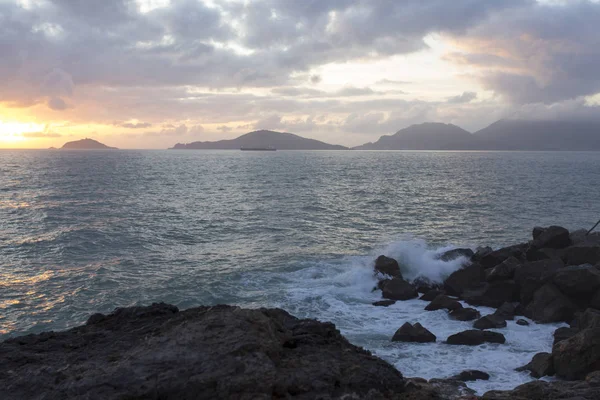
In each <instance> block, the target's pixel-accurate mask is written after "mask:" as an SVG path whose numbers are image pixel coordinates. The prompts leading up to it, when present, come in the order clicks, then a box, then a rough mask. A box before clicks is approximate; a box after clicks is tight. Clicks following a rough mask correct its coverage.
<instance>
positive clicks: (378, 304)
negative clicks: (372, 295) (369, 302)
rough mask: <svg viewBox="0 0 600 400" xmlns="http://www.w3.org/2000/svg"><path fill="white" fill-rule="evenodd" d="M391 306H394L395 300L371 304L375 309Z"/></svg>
mask: <svg viewBox="0 0 600 400" xmlns="http://www.w3.org/2000/svg"><path fill="white" fill-rule="evenodd" d="M392 304H396V300H381V301H376V302H375V303H373V305H374V306H376V307H389V306H391V305H392Z"/></svg>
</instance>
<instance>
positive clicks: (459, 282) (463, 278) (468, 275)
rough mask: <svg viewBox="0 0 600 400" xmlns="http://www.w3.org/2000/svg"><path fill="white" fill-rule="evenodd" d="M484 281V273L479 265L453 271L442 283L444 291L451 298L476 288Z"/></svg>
mask: <svg viewBox="0 0 600 400" xmlns="http://www.w3.org/2000/svg"><path fill="white" fill-rule="evenodd" d="M484 279H485V271H484V269H483V268H482V267H481V265H479V264H473V265H469V266H467V267H464V268H461V269H459V270H457V271H454V272H453V273H452V274H450V276H449V277H448V278H447V279H446V280H445V281H444V289H445V290H446V292H447V293H448V294H449V295H451V296H460V295H461V294H462V293H463V292H464V291H465V290H468V289H473V288H476V287H478V286H479V285H480V283H481V281H483V280H484Z"/></svg>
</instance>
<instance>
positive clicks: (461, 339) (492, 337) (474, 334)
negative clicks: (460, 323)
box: [446, 329, 506, 346]
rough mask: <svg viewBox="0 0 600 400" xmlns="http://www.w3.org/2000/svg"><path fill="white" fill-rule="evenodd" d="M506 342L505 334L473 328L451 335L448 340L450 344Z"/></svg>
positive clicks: (468, 344) (470, 344)
mask: <svg viewBox="0 0 600 400" xmlns="http://www.w3.org/2000/svg"><path fill="white" fill-rule="evenodd" d="M486 342H488V343H505V342H506V338H505V337H504V335H503V334H501V333H497V332H490V331H481V330H477V329H471V330H468V331H463V332H459V333H456V334H454V335H451V336H449V337H448V339H447V340H446V343H448V344H455V345H467V346H477V345H480V344H483V343H486Z"/></svg>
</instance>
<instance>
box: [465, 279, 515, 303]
mask: <svg viewBox="0 0 600 400" xmlns="http://www.w3.org/2000/svg"><path fill="white" fill-rule="evenodd" d="M461 298H462V299H463V300H465V301H466V302H467V303H469V304H472V305H475V306H486V307H494V308H496V307H500V306H501V305H502V304H504V303H507V302H512V301H515V300H518V298H519V288H518V286H517V284H516V283H515V281H497V282H492V283H485V284H483V286H481V287H480V288H478V289H470V290H466V291H465V292H463V294H462V296H461Z"/></svg>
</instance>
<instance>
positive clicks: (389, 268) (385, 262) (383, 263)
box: [375, 255, 402, 278]
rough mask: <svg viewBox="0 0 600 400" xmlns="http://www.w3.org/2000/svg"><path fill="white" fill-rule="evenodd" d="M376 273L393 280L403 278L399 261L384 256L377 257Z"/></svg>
mask: <svg viewBox="0 0 600 400" xmlns="http://www.w3.org/2000/svg"><path fill="white" fill-rule="evenodd" d="M375 272H379V273H380V274H383V275H389V276H391V277H393V278H402V273H401V272H400V265H399V264H398V261H396V260H394V259H393V258H389V257H386V256H383V255H382V256H379V257H377V260H375Z"/></svg>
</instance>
